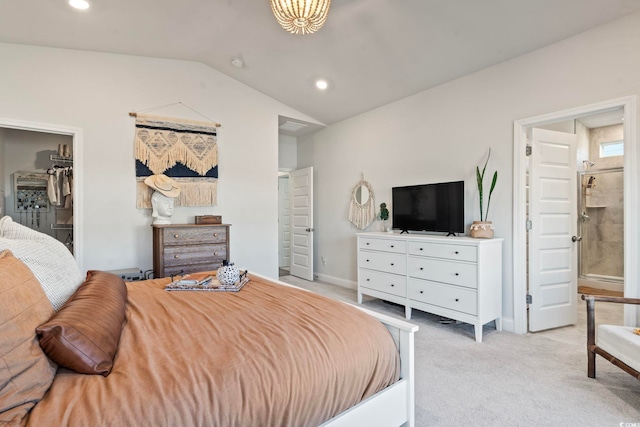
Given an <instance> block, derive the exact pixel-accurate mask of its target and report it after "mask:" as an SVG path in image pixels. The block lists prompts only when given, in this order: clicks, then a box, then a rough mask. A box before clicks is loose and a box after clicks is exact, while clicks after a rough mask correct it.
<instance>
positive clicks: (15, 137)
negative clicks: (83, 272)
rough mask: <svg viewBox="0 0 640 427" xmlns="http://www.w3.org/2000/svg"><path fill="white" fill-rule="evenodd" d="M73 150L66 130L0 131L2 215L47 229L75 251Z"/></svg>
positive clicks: (21, 222)
mask: <svg viewBox="0 0 640 427" xmlns="http://www.w3.org/2000/svg"><path fill="white" fill-rule="evenodd" d="M72 150H73V141H72V138H71V137H70V136H68V135H58V134H50V133H44V132H34V131H26V130H19V129H2V130H1V131H0V159H1V160H0V197H2V198H3V201H2V202H3V204H4V208H3V209H2V212H1V213H0V216H4V215H9V216H10V217H11V218H12V219H13V220H14V221H15V222H17V223H20V224H22V225H25V226H27V227H29V228H32V229H34V230H37V231H40V232H42V233H45V234H48V235H50V236H52V237H54V238H55V239H57V240H59V241H61V242H62V243H64V245H65V246H66V247H67V248H68V249H69V251H71V253H74V248H73V197H74V194H73V179H74V176H73V152H72ZM2 193H4V194H2ZM0 206H1V205H0Z"/></svg>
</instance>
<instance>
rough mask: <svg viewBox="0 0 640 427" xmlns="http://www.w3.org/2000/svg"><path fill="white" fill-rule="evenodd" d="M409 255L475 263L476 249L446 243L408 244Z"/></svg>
mask: <svg viewBox="0 0 640 427" xmlns="http://www.w3.org/2000/svg"><path fill="white" fill-rule="evenodd" d="M408 249H409V255H422V256H429V257H435V258H446V259H452V260H460V261H471V262H476V261H477V256H476V252H477V250H476V247H475V246H464V245H456V244H448V243H443V244H441V243H431V242H409V246H408Z"/></svg>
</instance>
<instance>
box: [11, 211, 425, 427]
mask: <svg viewBox="0 0 640 427" xmlns="http://www.w3.org/2000/svg"><path fill="white" fill-rule="evenodd" d="M5 218H6V217H5ZM5 218H3V219H1V220H0V273H1V274H0V295H1V296H2V300H3V310H2V313H0V332H1V335H0V336H1V337H2V338H1V339H2V343H1V344H2V346H1V347H0V348H2V349H3V350H2V352H3V353H4V354H2V359H1V360H0V362H1V363H3V364H4V367H5V368H6V369H3V370H2V371H0V372H1V373H0V425H1V424H2V423H3V422H5V423H7V424H8V425H26V426H41V425H70V426H86V425H92V426H100V425H153V426H176V425H180V426H187V425H189V426H190V425H201V426H317V425H322V426H334V427H337V426H354V425H367V426H399V425H407V426H412V425H414V413H413V411H414V409H413V408H414V406H413V405H414V404H413V389H414V385H413V364H414V362H413V334H414V333H415V331H416V330H417V327H416V326H414V325H412V324H410V323H408V322H405V321H403V320H399V319H394V318H390V317H388V316H384V315H380V314H376V313H372V312H368V311H366V310H363V309H361V308H358V307H355V306H351V305H349V304H345V303H342V302H337V301H333V300H330V299H328V298H325V297H322V296H320V295H317V294H315V293H312V292H309V291H305V290H302V289H299V288H295V287H293V286H289V285H287V284H284V283H282V282H278V281H276V280H270V279H268V278H266V277H264V276H261V275H257V274H250V279H251V280H250V281H249V283H247V284H246V285H245V286H244V287H243V288H242V290H240V291H239V292H203V291H199V292H195V291H172V292H169V291H166V290H165V289H164V287H165V285H166V284H168V283H169V281H170V279H168V278H164V279H152V280H145V281H139V282H130V283H124V282H122V280H121V279H120V278H119V277H118V276H115V275H113V274H110V273H107V272H102V271H89V272H88V273H87V275H86V276H85V275H79V272H77V271H75V270H74V266H73V265H71V264H70V262H69V260H68V259H67V258H69V257H70V255H69V256H65V255H63V254H59V257H57V255H56V256H54V255H53V253H54V252H55V251H52V250H51V247H52V245H53V246H55V243H54V242H50V241H48V240H47V239H46V238H45V237H43V236H37V235H35V234H32V233H31V230H28V229H27V230H23V229H21V228H20V227H18V225H17V224H15V223H11V222H10V221H7V220H5ZM51 240H53V239H51ZM58 243H59V242H58ZM43 245H44V246H47V250H46V251H45V253H47V257H45V258H44V259H43V258H41V257H40V258H39V257H38V256H36V255H32V252H33V250H34V248H40V247H41V246H43ZM64 250H66V249H64ZM67 254H68V252H67ZM36 259H37V262H35V260H36ZM63 259H64V262H63ZM43 264H44V265H43ZM75 268H77V267H75ZM64 271H66V272H67V273H64ZM69 271H72V272H73V274H69ZM202 274H203V275H206V274H209V273H206V272H204V273H202ZM52 276H56V277H57V279H56V282H55V283H52V280H51V278H52ZM70 278H71V279H73V280H71V282H78V281H80V283H75V284H73V285H69V284H68V282H69V280H70ZM79 278H80V279H79ZM61 282H65V284H64V285H61ZM59 293H62V294H64V295H66V296H62V297H61V296H59V295H58V294H59ZM5 302H6V305H5ZM8 348H13V349H14V350H12V351H7V350H6V349H8Z"/></svg>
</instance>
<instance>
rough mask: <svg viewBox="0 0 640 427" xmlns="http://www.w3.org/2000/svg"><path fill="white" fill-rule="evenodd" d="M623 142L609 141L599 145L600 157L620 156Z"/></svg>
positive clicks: (622, 150) (622, 151)
mask: <svg viewBox="0 0 640 427" xmlns="http://www.w3.org/2000/svg"><path fill="white" fill-rule="evenodd" d="M623 154H624V141H610V142H601V143H600V157H613V156H622V155H623Z"/></svg>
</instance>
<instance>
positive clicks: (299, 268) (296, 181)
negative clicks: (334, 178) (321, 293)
mask: <svg viewBox="0 0 640 427" xmlns="http://www.w3.org/2000/svg"><path fill="white" fill-rule="evenodd" d="M289 186H290V196H289V197H290V204H291V275H292V276H296V277H300V278H302V279H306V280H311V281H313V168H312V167H308V168H304V169H299V170H296V171H293V172H291V173H290V174H289Z"/></svg>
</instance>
